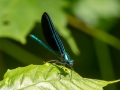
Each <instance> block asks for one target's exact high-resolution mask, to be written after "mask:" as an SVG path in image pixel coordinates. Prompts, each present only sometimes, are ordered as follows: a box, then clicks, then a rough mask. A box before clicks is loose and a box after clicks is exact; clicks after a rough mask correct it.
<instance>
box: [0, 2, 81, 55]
mask: <svg viewBox="0 0 120 90" xmlns="http://www.w3.org/2000/svg"><path fill="white" fill-rule="evenodd" d="M53 2H54V3H53ZM67 5H68V2H67V1H65V0H22V1H21V0H0V11H1V13H0V37H7V38H11V39H14V40H16V41H20V42H21V43H23V44H25V43H26V36H27V35H28V34H29V33H30V31H31V30H32V29H33V27H34V26H35V24H36V22H40V19H41V15H42V14H43V12H48V13H49V15H50V17H51V18H52V20H53V23H54V24H55V26H56V28H57V29H58V31H59V33H60V35H61V36H62V37H63V38H64V39H66V38H70V39H69V40H68V39H66V41H67V42H68V44H69V45H70V48H71V49H72V51H73V53H74V54H76V55H78V54H79V50H78V48H77V45H76V43H75V40H74V39H73V37H72V36H71V33H70V31H66V24H67V18H66V15H65V13H64V12H63V10H62V9H63V8H64V7H66V6H67ZM58 17H59V18H58Z"/></svg>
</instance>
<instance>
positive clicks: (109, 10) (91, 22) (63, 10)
mask: <svg viewBox="0 0 120 90" xmlns="http://www.w3.org/2000/svg"><path fill="white" fill-rule="evenodd" d="M43 12H48V13H49V15H50V17H51V19H52V21H53V23H54V25H55V27H56V29H57V31H58V33H59V34H60V36H61V39H62V41H63V43H64V45H65V48H66V51H67V52H68V53H69V55H70V56H71V58H72V59H74V61H75V63H74V70H75V71H76V72H78V73H79V74H80V75H81V76H83V77H89V78H97V79H104V80H115V79H118V78H120V70H119V69H120V55H119V54H120V40H119V38H120V0H71V1H68V0H22V1H21V0H0V78H1V80H2V78H3V75H4V73H5V72H6V70H7V69H13V68H17V67H20V66H26V65H28V64H42V62H43V61H48V60H51V59H58V58H57V57H55V56H54V55H52V54H51V53H50V52H49V51H47V50H46V49H45V48H43V47H42V46H41V45H39V44H38V43H37V42H35V41H34V40H32V39H31V38H29V33H33V34H35V35H36V36H37V37H39V38H40V39H42V40H43V41H44V42H45V40H44V37H43V35H42V31H41V24H40V19H41V15H42V14H43ZM31 31H32V32H31ZM26 41H27V43H26ZM67 46H69V47H67ZM119 89H120V87H119V85H118V87H117V86H116V85H115V84H114V85H110V86H108V87H107V88H106V89H105V90H119Z"/></svg>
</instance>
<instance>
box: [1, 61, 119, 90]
mask: <svg viewBox="0 0 120 90" xmlns="http://www.w3.org/2000/svg"><path fill="white" fill-rule="evenodd" d="M70 77H71V70H70V69H68V68H66V67H63V66H59V65H56V64H50V63H45V64H44V65H29V66H26V67H19V68H17V69H13V70H8V71H7V72H6V74H5V75H4V79H3V80H2V81H0V90H102V88H103V87H104V86H106V85H107V84H111V83H115V82H118V81H117V80H116V81H103V80H95V79H87V78H82V77H81V76H80V75H78V74H77V73H76V72H74V71H72V78H71V79H70Z"/></svg>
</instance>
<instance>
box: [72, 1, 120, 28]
mask: <svg viewBox="0 0 120 90" xmlns="http://www.w3.org/2000/svg"><path fill="white" fill-rule="evenodd" d="M73 10H74V13H75V15H76V16H77V17H78V18H79V19H80V20H83V21H84V22H85V23H86V24H88V25H93V26H96V25H97V24H98V21H99V19H100V18H111V17H112V18H113V17H119V16H120V15H119V11H120V7H119V0H82V1H81V0H78V2H76V4H75V5H74V8H73Z"/></svg>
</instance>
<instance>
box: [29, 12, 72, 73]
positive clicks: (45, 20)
mask: <svg viewBox="0 0 120 90" xmlns="http://www.w3.org/2000/svg"><path fill="white" fill-rule="evenodd" d="M41 26H42V31H43V35H44V37H45V40H46V41H47V44H48V45H49V46H48V45H46V44H45V43H44V42H42V41H41V40H40V39H39V38H37V37H36V36H35V35H33V34H30V37H31V38H33V39H34V40H36V41H37V42H39V43H40V44H41V45H42V46H44V47H45V48H46V49H48V50H49V51H50V52H52V53H53V54H55V55H57V56H58V57H59V58H60V59H61V62H60V61H57V60H50V62H55V63H59V64H61V65H68V66H69V67H70V68H71V69H72V70H73V68H72V67H73V60H71V59H70V57H69V55H68V54H67V52H66V50H65V48H64V45H63V43H62V41H61V39H60V37H59V35H58V33H57V31H56V29H55V27H54V25H53V22H52V20H51V18H50V16H49V15H48V13H47V12H44V13H43V15H42V18H41ZM71 75H72V74H71Z"/></svg>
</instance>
